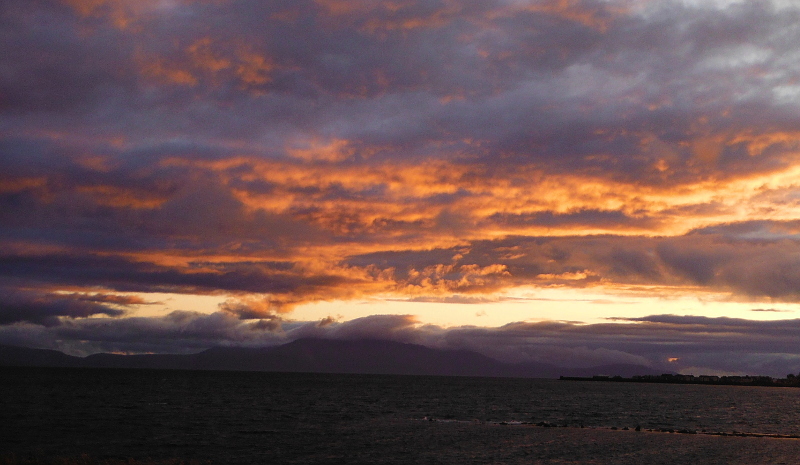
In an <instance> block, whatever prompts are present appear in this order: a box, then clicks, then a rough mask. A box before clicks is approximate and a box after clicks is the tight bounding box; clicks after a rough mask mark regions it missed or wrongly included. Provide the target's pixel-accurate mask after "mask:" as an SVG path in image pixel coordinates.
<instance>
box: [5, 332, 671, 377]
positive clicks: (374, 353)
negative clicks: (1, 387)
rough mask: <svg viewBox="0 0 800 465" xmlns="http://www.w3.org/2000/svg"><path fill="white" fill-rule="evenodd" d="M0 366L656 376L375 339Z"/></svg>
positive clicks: (29, 355) (56, 355)
mask: <svg viewBox="0 0 800 465" xmlns="http://www.w3.org/2000/svg"><path fill="white" fill-rule="evenodd" d="M0 366H43V367H90V368H148V369H184V370H234V371H282V372H308V373H371V374H395V375H441V376H490V377H518V378H557V377H558V376H561V375H564V376H593V375H599V374H603V375H611V376H614V375H620V376H625V377H628V376H632V375H644V374H661V372H660V371H654V370H652V369H651V368H648V367H645V366H640V365H605V366H599V367H591V368H580V369H576V368H563V367H557V366H555V365H549V364H545V363H518V364H510V363H504V362H500V361H498V360H495V359H493V358H490V357H487V356H485V355H481V354H479V353H477V352H472V351H468V350H444V349H432V348H429V347H425V346H421V345H416V344H405V343H401V342H392V341H379V340H355V341H338V340H328V339H298V340H296V341H292V342H290V343H288V344H284V345H281V346H276V347H267V348H259V349H253V348H241V347H214V348H211V349H208V350H205V351H203V352H200V353H196V354H191V355H169V354H145V355H118V354H94V355H89V356H88V357H83V358H81V357H73V356H70V355H66V354H64V353H61V352H58V351H55V350H45V349H30V348H23V347H15V346H2V345H0Z"/></svg>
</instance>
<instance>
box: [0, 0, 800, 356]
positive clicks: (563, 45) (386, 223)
mask: <svg viewBox="0 0 800 465" xmlns="http://www.w3.org/2000/svg"><path fill="white" fill-rule="evenodd" d="M799 20H800V9H798V8H797V6H796V5H791V4H790V5H788V6H787V5H786V4H785V2H784V3H780V2H735V3H730V2H682V1H677V0H676V1H671V0H670V1H663V2H630V1H622V0H620V1H616V0H612V1H605V0H583V1H580V2H564V1H557V0H542V1H535V2H517V1H514V2H509V1H503V0H479V1H475V2H468V3H463V2H462V3H458V2H450V1H442V2H414V1H411V2H401V3H398V2H394V3H382V2H361V1H339V0H326V1H310V0H298V1H291V2H289V1H285V0H269V1H258V0H230V1H224V2H218V1H205V0H200V1H188V0H187V1H174V2H162V1H155V0H152V1H151V0H143V1H139V2H129V1H118V0H102V1H80V0H64V1H57V0H47V1H37V2H30V1H25V0H7V1H5V2H4V3H3V6H2V7H0V56H3V57H4V59H3V66H2V67H1V68H2V69H0V120H2V124H0V153H2V157H0V225H1V226H0V248H1V249H2V250H3V252H2V254H0V286H2V289H3V293H4V294H3V296H0V305H2V306H3V307H1V308H2V309H3V310H2V314H3V315H5V316H3V317H2V318H3V321H2V323H4V324H5V326H2V329H4V330H9V331H10V329H9V328H11V326H9V325H17V324H20V325H23V326H21V327H24V328H34V327H36V325H42V324H46V325H49V326H48V327H47V328H60V327H61V326H62V325H66V324H67V323H69V324H72V325H73V328H74V330H75V331H78V330H80V331H84V329H85V330H86V331H87V332H88V331H89V329H91V330H92V331H101V329H100V326H92V325H95V324H96V323H94V322H90V321H89V320H94V319H103V320H107V318H105V317H113V319H112V320H109V321H106V323H110V322H111V321H113V322H114V323H112V324H114V325H123V324H134V323H135V324H134V326H133V327H135V328H140V329H141V328H145V326H146V325H147V324H150V323H153V322H152V321H150V320H146V321H145V320H142V321H139V320H128V319H127V318H120V317H121V316H122V314H121V313H120V312H123V311H124V309H126V308H133V307H134V306H136V305H143V304H144V303H146V302H150V299H148V298H146V297H141V300H140V301H135V300H131V299H133V298H132V297H122V296H121V295H120V294H119V293H122V292H126V293H129V292H137V293H152V292H177V293H186V294H203V295H223V294H224V295H229V296H230V297H231V300H230V301H228V303H227V304H225V305H224V306H223V307H222V308H221V309H220V311H219V312H218V315H217V316H215V317H214V318H210V317H209V319H204V318H205V317H200V316H195V317H192V318H190V320H192V321H195V320H196V321H198V322H200V321H205V322H207V323H208V324H209V325H211V324H212V323H213V324H219V325H221V327H224V328H229V329H230V331H233V332H236V331H242V334H245V335H247V334H251V333H249V332H248V331H256V330H255V329H253V328H251V327H250V326H247V325H249V324H255V325H258V328H260V329H258V331H261V332H263V333H264V334H267V333H269V334H277V333H276V331H278V329H279V328H282V327H284V326H285V325H286V324H289V323H288V322H287V321H288V318H289V315H290V313H289V312H290V310H291V309H292V308H294V307H295V306H297V305H299V304H303V303H308V302H318V301H329V300H347V299H356V298H362V297H372V298H389V299H400V300H403V299H405V300H416V301H425V302H430V301H438V302H450V303H456V302H483V301H494V300H498V299H502V298H504V297H503V296H502V293H503V292H506V291H508V290H510V289H513V288H515V287H519V286H525V287H530V286H533V287H562V288H586V287H592V288H595V289H598V290H603V291H604V292H608V293H609V294H610V296H611V297H614V292H615V291H618V290H620V289H625V290H633V291H639V292H650V293H653V294H659V295H661V296H665V295H670V294H674V293H675V292H689V291H691V292H696V293H698V295H700V294H702V293H706V292H714V293H722V294H725V295H728V296H729V297H730V298H731V299H739V300H743V301H750V302H752V303H753V306H762V305H761V303H762V302H764V303H770V302H797V301H798V299H799V298H800V294H798V291H797V290H798V289H800V262H798V260H797V259H796V257H797V256H798V253H800V250H798V244H800V242H798V240H800V235H799V234H800V228H798V223H797V220H796V218H797V211H798V208H800V195H798V189H799V188H798V185H797V181H796V180H797V179H798V175H800V159H799V158H798V155H799V154H800V143H799V142H798V141H800V127H798V122H797V118H796V107H797V103H798V98H799V97H800V87H798V85H797V82H798V79H800V66H798V63H800V59H798V58H800V56H798V52H797V47H796V44H797V43H798V39H800V37H799V35H800V31H798V28H797V27H796V24H797V23H798V21H799ZM126 295H127V294H126ZM114 296H116V297H114ZM98 316H101V317H103V318H96V317H98ZM89 317H93V318H89ZM85 318H89V319H87V320H86V322H85V323H86V325H89V326H86V327H85V328H84V327H83V326H81V325H82V324H84V322H83V319H85ZM251 319H252V320H253V321H251ZM116 321H120V322H123V321H124V322H127V323H116ZM154 321H155V320H154ZM171 321H172V320H169V321H167V320H164V321H160V320H159V321H158V322H156V323H153V324H154V325H155V327H158V328H162V327H163V328H167V327H173V326H175V325H177V323H174V322H171ZM254 321H259V322H258V323H254ZM376 321H377V320H376ZM381 321H383V320H381ZM65 322H67V323H65ZM639 323H641V324H640V325H639V326H642V327H648V328H649V327H650V326H648V324H654V322H644V321H642V322H639ZM197 324H200V323H197ZM342 324H344V323H342ZM398 324H399V323H398ZM659 324H666V323H659ZM704 324H705V323H704ZM136 325H140V326H136ZM141 325H145V326H141ZM240 325H244V326H240ZM375 325H377V323H375ZM379 326H380V325H377V326H375V327H376V328H377V327H379ZM14 327H15V328H16V326H14ZM146 327H147V328H149V326H146ZM325 327H326V328H328V327H331V328H332V327H338V326H337V325H336V324H331V325H328V326H325ZM370 327H372V326H370ZM231 328H232V329H231ZM313 328H317V329H313ZM319 328H322V327H316V326H314V327H309V328H307V331H312V332H313V331H317V330H319V331H328V330H327V329H319ZM406 329H408V328H406ZM406 329H402V328H401V329H397V334H406V335H407V337H409V338H411V339H409V340H416V339H414V338H416V337H417V336H414V337H411V336H410V335H408V334H410V333H408V331H406ZM17 330H18V329H15V330H14V331H17ZM30 330H31V331H34V330H33V329H30ZM54 330H55V329H54ZM138 330H139V329H137V331H138ZM143 330H144V329H142V331H143ZM26 331H27V330H26ZM42 331H44V332H47V331H50V329H42V328H38V329H36V330H35V332H36V334H40V333H41V332H42ZM353 331H355V330H353ZM364 331H366V330H364ZM381 331H384V332H385V331H389V330H388V329H385V330H384V329H382V330H381ZM431 331H433V330H431ZM509 331H510V329H509ZM575 331H577V330H575ZM256 332H257V331H256ZM379 332H380V331H379ZM389 332H391V331H389ZM367 333H369V331H367V332H366V333H365V334H367ZM433 333H435V331H433V332H432V333H431V334H433ZM490 333H491V332H490ZM578 333H579V331H577V332H575V333H574V334H578ZM153 334H161V335H162V337H165V338H168V337H173V333H171V332H169V331H165V332H161V333H159V332H155V333H153ZM253 334H255V333H253ZM381 334H384V333H381ZM387 334H388V333H387ZM414 334H418V333H414ZM448 334H450V335H451V336H449V337H456V336H454V335H455V334H457V333H455V332H448ZM487 334H489V333H487ZM492 334H493V333H492ZM503 334H506V335H507V334H508V333H507V332H503ZM570 334H573V333H570ZM215 337H217V336H209V338H210V339H203V338H202V337H199V336H198V339H197V341H201V340H202V341H205V342H202V343H201V342H187V344H189V343H191V344H203V343H206V342H208V341H216V340H218V339H214V338H215ZM242 337H245V336H242ZM248 337H250V336H247V337H245V339H247V338H248ZM259 337H261V336H259ZM263 337H267V336H263ZM269 337H272V336H269ZM398 337H399V336H398ZM403 337H406V336H403ZM420 337H421V336H420ZM576 337H577V336H576ZM87 340H90V339H87ZM176 340H179V341H189V340H188V339H186V340H184V339H181V338H180V337H178V338H177V339H176ZM219 340H223V339H219ZM247 340H250V339H247ZM252 340H253V341H261V339H259V338H258V337H255V339H252ZM270 340H272V339H270ZM148 344H153V346H152V347H162V346H158V344H157V343H156V341H155V340H154V339H153V340H152V341H151V342H149V343H148ZM163 344H164V345H163V347H165V348H166V347H169V348H172V349H177V348H178V346H179V344H178V343H175V344H172V343H169V342H168V341H164V342H163ZM192 347H197V345H193V346H192ZM570 347H571V349H570V350H571V351H574V352H575V353H576V354H578V353H579V352H580V353H581V354H582V355H580V356H581V357H589V358H591V357H595V356H596V357H599V358H598V360H599V359H602V358H603V357H606V358H608V359H614V357H615V356H616V355H613V354H617V353H616V352H613V351H615V350H621V349H618V348H611V347H610V348H607V350H609V351H611V352H603V351H599V349H600V348H598V347H594V346H592V345H591V344H589V343H586V344H583V345H580V344H579V345H571V346H570ZM581 347H585V348H586V349H585V350H584V349H580V348H581ZM487 350H488V349H487ZM498 350H499V349H498ZM604 350H605V349H604ZM581 351H582V352H581ZM556 352H557V350H556V351H555V352H553V353H554V354H555V353H556ZM564 353H567V352H564ZM625 353H628V354H630V353H631V352H625ZM591 354H595V355H591ZM598 354H599V355H598ZM617 355H619V354H617ZM576 356H577V355H576ZM620 357H621V358H620V359H625V357H627V356H622V355H620ZM654 363H655V362H654ZM697 363H700V361H698V362H697ZM703 363H705V362H703ZM715 363H716V362H715ZM753 363H755V362H753ZM764 363H768V362H764ZM769 363H771V362H769ZM776 363H777V362H776ZM780 363H783V362H780ZM786 363H789V362H786ZM697 366H702V365H697ZM765 366H766V365H765Z"/></svg>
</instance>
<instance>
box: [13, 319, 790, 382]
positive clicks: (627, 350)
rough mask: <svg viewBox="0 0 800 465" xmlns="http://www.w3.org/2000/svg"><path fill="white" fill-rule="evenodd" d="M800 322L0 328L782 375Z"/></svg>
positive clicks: (18, 337) (168, 343) (94, 322)
mask: <svg viewBox="0 0 800 465" xmlns="http://www.w3.org/2000/svg"><path fill="white" fill-rule="evenodd" d="M262 321H263V322H266V324H261V322H262ZM276 323H278V324H276ZM799 325H800V320H779V321H769V322H764V321H753V320H743V319H735V318H708V317H699V316H675V315H654V316H648V317H641V318H630V319H625V321H618V322H611V323H599V324H580V323H574V322H559V321H542V322H518V323H512V324H508V325H504V326H500V327H474V326H463V327H450V328H443V327H439V326H434V325H426V324H421V323H420V322H419V321H418V320H417V319H416V318H415V317H413V316H411V315H372V316H368V317H364V318H357V319H354V320H350V321H344V322H337V321H333V320H330V319H328V320H325V321H317V322H298V321H294V322H293V321H288V320H286V321H282V322H276V321H275V320H269V319H267V320H241V319H240V318H239V317H238V316H237V315H233V314H231V313H229V312H225V311H223V312H217V313H213V314H210V315H206V314H199V313H195V312H185V311H179V312H173V313H171V314H169V315H166V316H164V317H151V318H143V317H128V318H113V319H112V318H93V319H67V320H61V321H60V323H59V324H56V325H52V326H40V325H33V324H29V323H20V324H17V325H11V326H0V342H2V343H17V344H24V345H28V346H35V347H48V348H58V349H61V350H66V351H68V352H71V353H74V354H87V353H94V352H98V351H120V352H171V353H186V352H196V351H199V350H202V349H204V348H207V347H212V346H219V345H228V346H244V347H265V346H274V345H278V344H283V343H286V342H290V341H292V340H295V339H299V338H306V337H314V338H329V339H345V340H363V339H372V340H392V341H398V342H405V343H414V344H422V345H426V346H429V347H435V348H441V349H467V350H473V351H477V352H480V353H483V354H485V355H489V356H491V357H495V358H497V359H500V360H504V361H507V362H541V363H551V364H556V365H560V366H565V367H586V366H598V365H604V364H614V363H627V364H639V365H645V366H649V367H651V368H655V369H663V370H665V371H684V372H693V373H695V374H701V373H721V372H724V373H750V374H767V375H771V376H781V377H782V376H785V375H786V373H797V372H798V371H800V354H798V352H797V347H798V342H799V341H798V340H797V339H798V336H797V334H798V331H797V328H798V326H799ZM670 359H677V360H672V361H670Z"/></svg>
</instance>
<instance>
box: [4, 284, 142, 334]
mask: <svg viewBox="0 0 800 465" xmlns="http://www.w3.org/2000/svg"><path fill="white" fill-rule="evenodd" d="M133 303H139V302H138V301H136V300H129V299H124V298H115V297H114V296H104V295H97V294H95V295H80V294H56V293H51V292H50V293H49V292H41V291H32V290H20V289H14V288H7V287H0V325H8V324H12V323H18V322H28V323H34V324H39V325H44V326H53V325H58V324H60V321H61V320H60V319H59V317H66V318H86V317H90V316H97V315H105V316H109V317H119V316H122V315H124V314H125V311H124V310H123V309H122V308H119V306H122V307H123V308H124V307H125V306H127V305H131V304H133ZM109 304H111V305H109Z"/></svg>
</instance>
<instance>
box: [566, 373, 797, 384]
mask: <svg viewBox="0 0 800 465" xmlns="http://www.w3.org/2000/svg"><path fill="white" fill-rule="evenodd" d="M558 379H559V380H560V381H606V382H615V383H658V384H707V385H714V386H769V387H800V376H794V375H789V376H787V377H786V378H772V377H770V376H712V375H700V376H694V375H677V374H676V375H674V374H666V373H665V374H662V375H640V376H631V377H630V378H623V377H622V376H604V375H597V376H585V377H584V376H561V377H559V378H558Z"/></svg>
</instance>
